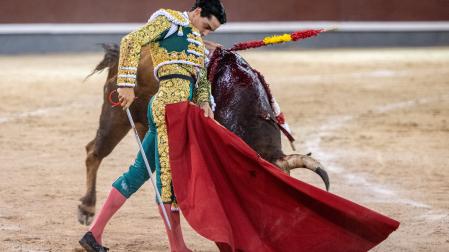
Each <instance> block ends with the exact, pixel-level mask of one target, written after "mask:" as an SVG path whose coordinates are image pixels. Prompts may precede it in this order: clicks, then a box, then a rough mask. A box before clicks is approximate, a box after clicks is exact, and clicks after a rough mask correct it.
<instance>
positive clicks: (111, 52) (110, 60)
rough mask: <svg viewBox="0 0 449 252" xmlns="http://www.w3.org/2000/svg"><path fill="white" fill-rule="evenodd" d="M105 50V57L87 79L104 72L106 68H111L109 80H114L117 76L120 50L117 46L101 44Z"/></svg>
mask: <svg viewBox="0 0 449 252" xmlns="http://www.w3.org/2000/svg"><path fill="white" fill-rule="evenodd" d="M101 46H102V47H103V49H104V57H103V60H102V61H100V63H98V65H97V66H96V67H95V69H94V70H93V71H92V73H90V74H89V75H88V76H87V77H86V79H88V78H89V77H90V76H92V75H93V74H95V73H98V72H101V71H103V70H104V69H105V68H109V72H108V80H110V79H111V78H114V77H115V76H116V75H117V67H118V60H119V53H120V49H119V46H118V45H117V44H113V43H112V44H101ZM86 79H85V80H86Z"/></svg>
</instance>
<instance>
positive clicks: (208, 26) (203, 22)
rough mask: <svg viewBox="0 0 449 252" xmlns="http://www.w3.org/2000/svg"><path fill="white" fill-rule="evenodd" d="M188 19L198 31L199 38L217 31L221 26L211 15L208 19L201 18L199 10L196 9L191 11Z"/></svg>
mask: <svg viewBox="0 0 449 252" xmlns="http://www.w3.org/2000/svg"><path fill="white" fill-rule="evenodd" d="M189 18H190V22H191V23H192V25H193V26H195V28H197V29H198V30H199V31H200V33H201V36H206V35H207V34H209V33H210V32H213V31H215V30H217V29H218V27H220V25H221V24H220V21H218V19H217V18H216V17H215V16H214V15H211V16H210V17H202V16H201V8H196V9H195V10H193V11H191V12H190V15H189Z"/></svg>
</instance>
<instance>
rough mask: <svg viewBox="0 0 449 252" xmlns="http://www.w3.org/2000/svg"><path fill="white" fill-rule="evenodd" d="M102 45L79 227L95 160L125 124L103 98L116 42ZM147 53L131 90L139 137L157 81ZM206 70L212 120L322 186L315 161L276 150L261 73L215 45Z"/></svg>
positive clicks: (88, 214)
mask: <svg viewBox="0 0 449 252" xmlns="http://www.w3.org/2000/svg"><path fill="white" fill-rule="evenodd" d="M103 47H104V49H105V56H104V58H103V60H102V61H101V62H100V63H99V64H98V65H97V67H96V68H95V70H94V71H93V72H92V74H94V73H95V72H98V71H101V70H103V69H105V68H109V72H108V77H107V80H106V83H105V85H104V94H103V106H102V111H101V115H100V125H99V128H98V130H97V134H96V136H95V138H94V139H93V140H92V141H90V142H89V143H88V144H87V146H86V151H87V157H86V169H87V174H86V178H87V191H86V194H85V195H84V196H83V197H82V198H81V199H80V200H81V204H80V205H79V206H78V220H79V222H80V223H82V224H84V225H88V224H90V223H91V221H92V220H93V216H94V214H95V204H96V191H95V186H96V176H97V171H98V168H99V166H100V163H101V161H102V160H103V158H105V157H106V156H108V155H109V154H110V153H111V152H112V150H113V149H114V148H115V146H116V145H117V144H118V143H119V142H120V141H121V139H122V138H123V137H124V136H125V135H126V134H127V132H128V131H129V130H130V127H131V126H130V124H129V121H128V118H127V117H126V114H125V113H124V112H123V110H122V109H120V108H113V107H112V106H111V104H110V102H109V96H110V94H111V93H112V92H113V91H114V90H116V88H117V86H116V81H117V67H118V65H117V64H118V58H119V49H118V46H117V45H113V44H112V45H103ZM150 56H151V55H150V53H149V51H148V48H147V47H144V48H143V49H142V56H141V60H140V63H139V68H138V74H137V76H138V78H137V83H138V85H137V86H136V88H135V93H136V97H139V98H138V99H137V100H136V101H135V102H134V103H133V104H132V106H131V107H130V110H131V113H132V115H133V118H134V120H135V123H136V127H137V130H138V133H139V135H140V137H141V138H143V136H144V135H145V133H146V132H147V130H148V125H147V122H148V121H147V116H146V115H147V105H148V100H149V99H150V97H151V96H152V95H154V94H155V93H156V92H157V89H158V82H157V81H156V79H155V78H154V76H153V75H152V74H148V73H152V71H151V70H152V69H153V64H152V61H151V58H150ZM92 74H91V75H92ZM208 74H209V79H210V80H211V83H213V87H212V93H213V96H214V98H215V101H216V104H217V107H216V110H215V112H214V114H215V119H216V120H217V121H218V122H219V123H221V124H222V125H223V126H225V127H226V128H227V129H229V130H231V131H233V132H234V133H235V134H236V135H238V136H239V137H241V138H242V139H243V140H244V141H245V142H246V143H247V144H248V145H249V146H251V147H252V148H253V149H254V150H255V151H256V152H257V153H259V154H260V155H261V156H262V157H263V158H265V159H266V160H268V161H269V162H271V163H273V164H275V165H277V166H278V167H279V168H280V169H282V170H283V171H285V172H287V173H289V171H290V170H291V169H294V168H307V169H310V170H313V171H314V172H316V173H317V174H318V175H320V176H321V178H322V179H323V180H324V182H325V185H326V189H328V187H329V178H328V176H327V173H326V172H325V170H323V169H322V168H321V164H320V163H319V162H318V161H316V160H314V159H313V158H311V157H309V156H307V155H299V154H294V155H285V154H284V153H283V152H282V149H281V148H282V146H281V135H280V129H279V127H278V125H277V124H276V123H275V122H274V120H273V118H274V112H273V109H272V108H271V105H270V103H269V100H270V97H271V95H270V93H269V90H267V85H266V83H265V81H264V79H263V77H262V76H261V75H260V74H259V73H258V72H257V71H256V70H254V69H252V68H251V67H250V66H249V64H248V63H246V61H244V60H243V58H241V57H240V56H239V55H238V54H235V53H232V52H229V51H226V50H222V49H217V50H216V51H215V52H214V55H213V56H212V58H211V62H210V64H209V68H208ZM231 75H232V78H230V77H231Z"/></svg>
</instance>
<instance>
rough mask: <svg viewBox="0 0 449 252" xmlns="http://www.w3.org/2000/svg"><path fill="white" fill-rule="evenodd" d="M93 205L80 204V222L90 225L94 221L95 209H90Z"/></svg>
mask: <svg viewBox="0 0 449 252" xmlns="http://www.w3.org/2000/svg"><path fill="white" fill-rule="evenodd" d="M89 208H92V207H86V206H84V205H78V221H79V223H80V224H82V225H85V226H88V225H90V224H91V223H92V221H93V220H94V216H95V210H93V211H89V210H91V209H89Z"/></svg>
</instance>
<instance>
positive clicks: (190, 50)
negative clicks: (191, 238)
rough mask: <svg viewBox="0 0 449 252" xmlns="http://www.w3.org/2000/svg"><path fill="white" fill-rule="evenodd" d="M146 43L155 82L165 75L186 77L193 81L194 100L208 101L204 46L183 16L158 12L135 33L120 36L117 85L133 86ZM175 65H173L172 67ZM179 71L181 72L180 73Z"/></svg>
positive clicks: (208, 90)
mask: <svg viewBox="0 0 449 252" xmlns="http://www.w3.org/2000/svg"><path fill="white" fill-rule="evenodd" d="M147 44H149V46H150V51H151V57H152V59H153V65H154V76H155V77H156V79H158V78H159V77H162V76H164V75H167V74H189V75H193V76H195V77H196V78H197V80H198V81H197V83H198V89H197V92H196V101H197V102H198V103H201V102H207V101H209V96H210V83H209V81H208V80H207V74H206V69H205V60H206V55H205V51H206V49H205V46H204V43H203V40H202V38H201V34H200V33H199V31H198V29H196V28H195V27H193V26H192V25H191V24H190V21H189V18H188V16H187V13H186V12H184V13H181V12H179V11H174V10H169V9H160V10H158V11H156V12H155V13H154V14H153V15H152V16H151V17H150V19H149V20H148V23H147V24H145V25H144V26H143V27H141V28H139V29H138V30H136V31H134V32H131V33H130V34H128V35H126V36H125V37H123V39H122V40H121V44H120V60H119V66H118V67H119V68H118V79H117V86H119V87H134V86H135V85H136V74H137V67H138V64H139V59H140V52H141V48H142V46H144V45H147ZM175 64H176V65H175ZM180 69H182V70H181V71H180Z"/></svg>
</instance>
